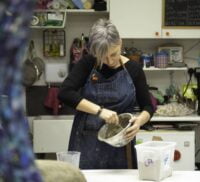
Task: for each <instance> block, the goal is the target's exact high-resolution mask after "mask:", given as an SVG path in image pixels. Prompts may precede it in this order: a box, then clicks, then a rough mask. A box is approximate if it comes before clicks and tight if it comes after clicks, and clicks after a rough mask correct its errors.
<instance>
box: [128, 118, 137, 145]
mask: <svg viewBox="0 0 200 182" xmlns="http://www.w3.org/2000/svg"><path fill="white" fill-rule="evenodd" d="M129 122H131V123H132V125H131V126H130V127H129V128H128V129H127V130H126V134H125V139H126V140H128V141H131V140H133V138H134V137H135V136H136V134H137V133H138V131H139V130H140V119H139V118H137V117H136V118H133V119H131V120H130V121H129Z"/></svg>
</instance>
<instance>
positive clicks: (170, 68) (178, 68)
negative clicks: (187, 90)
mask: <svg viewBox="0 0 200 182" xmlns="http://www.w3.org/2000/svg"><path fill="white" fill-rule="evenodd" d="M187 69H188V68H187V67H168V68H156V67H149V68H143V70H144V71H187Z"/></svg>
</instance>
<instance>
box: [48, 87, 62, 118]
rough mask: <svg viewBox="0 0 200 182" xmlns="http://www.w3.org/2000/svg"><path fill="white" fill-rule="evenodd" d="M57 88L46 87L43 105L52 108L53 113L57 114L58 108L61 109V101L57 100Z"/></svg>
mask: <svg viewBox="0 0 200 182" xmlns="http://www.w3.org/2000/svg"><path fill="white" fill-rule="evenodd" d="M58 92H59V88H57V87H52V88H49V89H48V93H47V97H46V98H45V101H44V105H45V106H46V107H48V108H50V109H52V110H53V114H54V115H57V114H58V110H59V109H61V103H60V101H59V100H58V98H57V97H58Z"/></svg>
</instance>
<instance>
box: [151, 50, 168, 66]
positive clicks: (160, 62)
mask: <svg viewBox="0 0 200 182" xmlns="http://www.w3.org/2000/svg"><path fill="white" fill-rule="evenodd" d="M168 62H169V55H168V54H167V53H166V52H164V51H163V52H162V51H161V52H159V53H157V54H156V56H155V60H154V65H155V67H157V68H166V67H167V66H168Z"/></svg>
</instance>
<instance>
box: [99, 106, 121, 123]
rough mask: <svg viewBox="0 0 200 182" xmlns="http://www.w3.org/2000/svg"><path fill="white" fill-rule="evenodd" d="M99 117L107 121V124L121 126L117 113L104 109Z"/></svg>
mask: <svg viewBox="0 0 200 182" xmlns="http://www.w3.org/2000/svg"><path fill="white" fill-rule="evenodd" d="M99 117H100V118H102V119H103V120H105V122H106V123H112V124H119V118H118V116H117V112H115V111H111V110H109V109H105V108H103V109H102V111H101V113H100V115H99Z"/></svg>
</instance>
